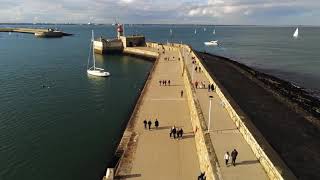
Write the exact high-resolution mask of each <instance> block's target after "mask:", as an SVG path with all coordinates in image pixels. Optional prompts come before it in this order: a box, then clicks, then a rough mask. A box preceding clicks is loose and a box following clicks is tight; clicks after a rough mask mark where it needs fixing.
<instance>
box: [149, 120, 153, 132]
mask: <svg viewBox="0 0 320 180" xmlns="http://www.w3.org/2000/svg"><path fill="white" fill-rule="evenodd" d="M151 124H152V122H151V121H150V120H149V121H148V126H149V130H150V129H151Z"/></svg>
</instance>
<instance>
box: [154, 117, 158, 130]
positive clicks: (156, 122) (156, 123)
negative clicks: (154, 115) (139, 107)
mask: <svg viewBox="0 0 320 180" xmlns="http://www.w3.org/2000/svg"><path fill="white" fill-rule="evenodd" d="M154 126H155V127H156V129H158V127H159V121H158V119H156V121H155V122H154Z"/></svg>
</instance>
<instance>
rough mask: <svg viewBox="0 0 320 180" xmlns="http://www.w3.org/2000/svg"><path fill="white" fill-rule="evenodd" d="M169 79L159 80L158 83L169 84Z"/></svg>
mask: <svg viewBox="0 0 320 180" xmlns="http://www.w3.org/2000/svg"><path fill="white" fill-rule="evenodd" d="M170 83H171V81H170V80H159V85H160V86H162V85H163V86H166V85H167V84H168V86H170Z"/></svg>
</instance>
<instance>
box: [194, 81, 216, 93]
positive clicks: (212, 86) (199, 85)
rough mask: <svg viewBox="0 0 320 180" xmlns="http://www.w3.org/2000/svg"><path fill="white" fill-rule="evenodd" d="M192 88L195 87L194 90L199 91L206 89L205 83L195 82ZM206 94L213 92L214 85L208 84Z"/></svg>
mask: <svg viewBox="0 0 320 180" xmlns="http://www.w3.org/2000/svg"><path fill="white" fill-rule="evenodd" d="M194 86H195V87H196V89H198V88H200V89H202V88H206V83H205V82H204V81H200V82H199V81H196V82H194ZM207 87H208V92H210V91H212V92H213V91H214V84H208V86H207Z"/></svg>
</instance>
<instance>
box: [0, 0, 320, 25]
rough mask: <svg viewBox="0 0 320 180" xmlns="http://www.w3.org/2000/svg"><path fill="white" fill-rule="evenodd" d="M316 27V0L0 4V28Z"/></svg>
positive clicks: (319, 17)
mask: <svg viewBox="0 0 320 180" xmlns="http://www.w3.org/2000/svg"><path fill="white" fill-rule="evenodd" d="M115 19H117V21H120V22H122V23H131V24H221V25H229V24H236V25H316V26H319V25H320V0H0V23H40V22H42V23H44V22H47V23H88V22H92V23H103V24H107V23H113V22H114V21H115Z"/></svg>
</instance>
